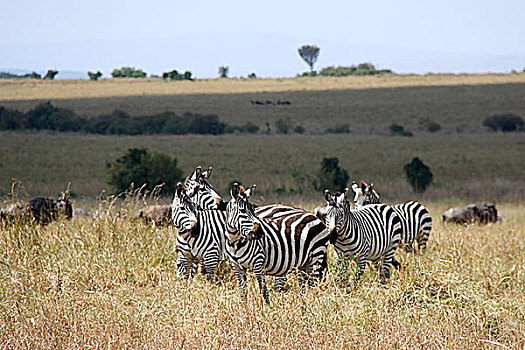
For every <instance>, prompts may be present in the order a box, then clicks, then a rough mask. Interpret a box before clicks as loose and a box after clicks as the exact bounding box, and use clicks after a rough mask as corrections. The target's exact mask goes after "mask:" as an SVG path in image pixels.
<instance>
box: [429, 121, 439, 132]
mask: <svg viewBox="0 0 525 350" xmlns="http://www.w3.org/2000/svg"><path fill="white" fill-rule="evenodd" d="M439 130H441V125H439V124H438V123H436V122H430V123H428V125H427V131H428V132H432V133H434V132H437V131H439Z"/></svg>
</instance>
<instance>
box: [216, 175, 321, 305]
mask: <svg viewBox="0 0 525 350" xmlns="http://www.w3.org/2000/svg"><path fill="white" fill-rule="evenodd" d="M254 191H255V185H253V186H252V187H250V188H249V189H248V190H244V188H243V187H241V186H239V184H237V183H235V184H234V185H233V186H232V188H231V190H230V194H231V200H230V201H229V202H228V205H227V206H226V225H227V226H226V227H227V231H226V254H227V255H228V257H229V258H230V260H231V262H232V266H233V269H234V271H235V273H236V276H237V279H238V281H239V287H240V289H241V291H242V292H243V294H244V295H246V270H248V269H250V270H252V271H253V273H254V274H255V277H256V279H257V282H258V284H259V288H260V291H261V294H262V296H263V298H264V300H265V301H266V303H269V302H270V298H269V296H268V290H267V289H266V283H265V278H264V272H266V274H267V275H271V276H285V275H286V274H287V273H289V272H291V271H294V270H297V271H299V272H301V273H302V274H304V276H305V277H306V278H308V282H309V283H310V284H313V283H314V282H315V281H316V280H318V279H319V278H321V277H322V276H323V272H324V269H325V268H326V265H327V262H326V249H327V246H328V241H329V238H330V237H329V233H328V230H326V227H325V225H324V224H323V223H322V222H321V221H320V220H319V219H318V218H317V217H315V216H314V215H313V214H311V213H308V212H306V211H300V213H299V210H298V209H295V210H296V211H297V215H285V216H283V217H281V218H270V219H265V218H260V217H257V215H256V213H255V210H254V207H253V205H252V204H251V203H250V202H249V199H250V197H251V196H252V195H253V193H254Z"/></svg>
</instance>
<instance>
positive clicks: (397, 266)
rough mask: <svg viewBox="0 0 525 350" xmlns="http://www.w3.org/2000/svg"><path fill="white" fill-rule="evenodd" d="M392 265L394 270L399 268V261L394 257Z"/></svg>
mask: <svg viewBox="0 0 525 350" xmlns="http://www.w3.org/2000/svg"><path fill="white" fill-rule="evenodd" d="M392 266H394V268H395V269H396V270H401V263H400V262H399V261H397V260H396V258H394V257H393V258H392Z"/></svg>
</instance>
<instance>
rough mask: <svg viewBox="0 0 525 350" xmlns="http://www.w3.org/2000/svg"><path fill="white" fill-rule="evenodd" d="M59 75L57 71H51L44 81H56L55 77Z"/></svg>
mask: <svg viewBox="0 0 525 350" xmlns="http://www.w3.org/2000/svg"><path fill="white" fill-rule="evenodd" d="M57 74H58V71H57V70H52V69H50V70H48V71H47V73H46V75H45V76H44V78H43V79H49V80H54V79H55V77H56V76H57Z"/></svg>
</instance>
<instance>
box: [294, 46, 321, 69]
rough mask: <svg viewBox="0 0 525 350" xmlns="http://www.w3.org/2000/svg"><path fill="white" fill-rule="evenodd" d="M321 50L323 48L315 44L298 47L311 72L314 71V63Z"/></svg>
mask: <svg viewBox="0 0 525 350" xmlns="http://www.w3.org/2000/svg"><path fill="white" fill-rule="evenodd" d="M320 51H321V49H320V48H318V47H317V46H315V45H303V46H301V47H300V48H299V49H297V52H298V53H299V56H301V58H302V59H303V60H304V61H305V62H306V64H308V66H309V67H310V71H311V72H313V71H314V64H315V62H316V61H317V58H318V57H319V52H320Z"/></svg>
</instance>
